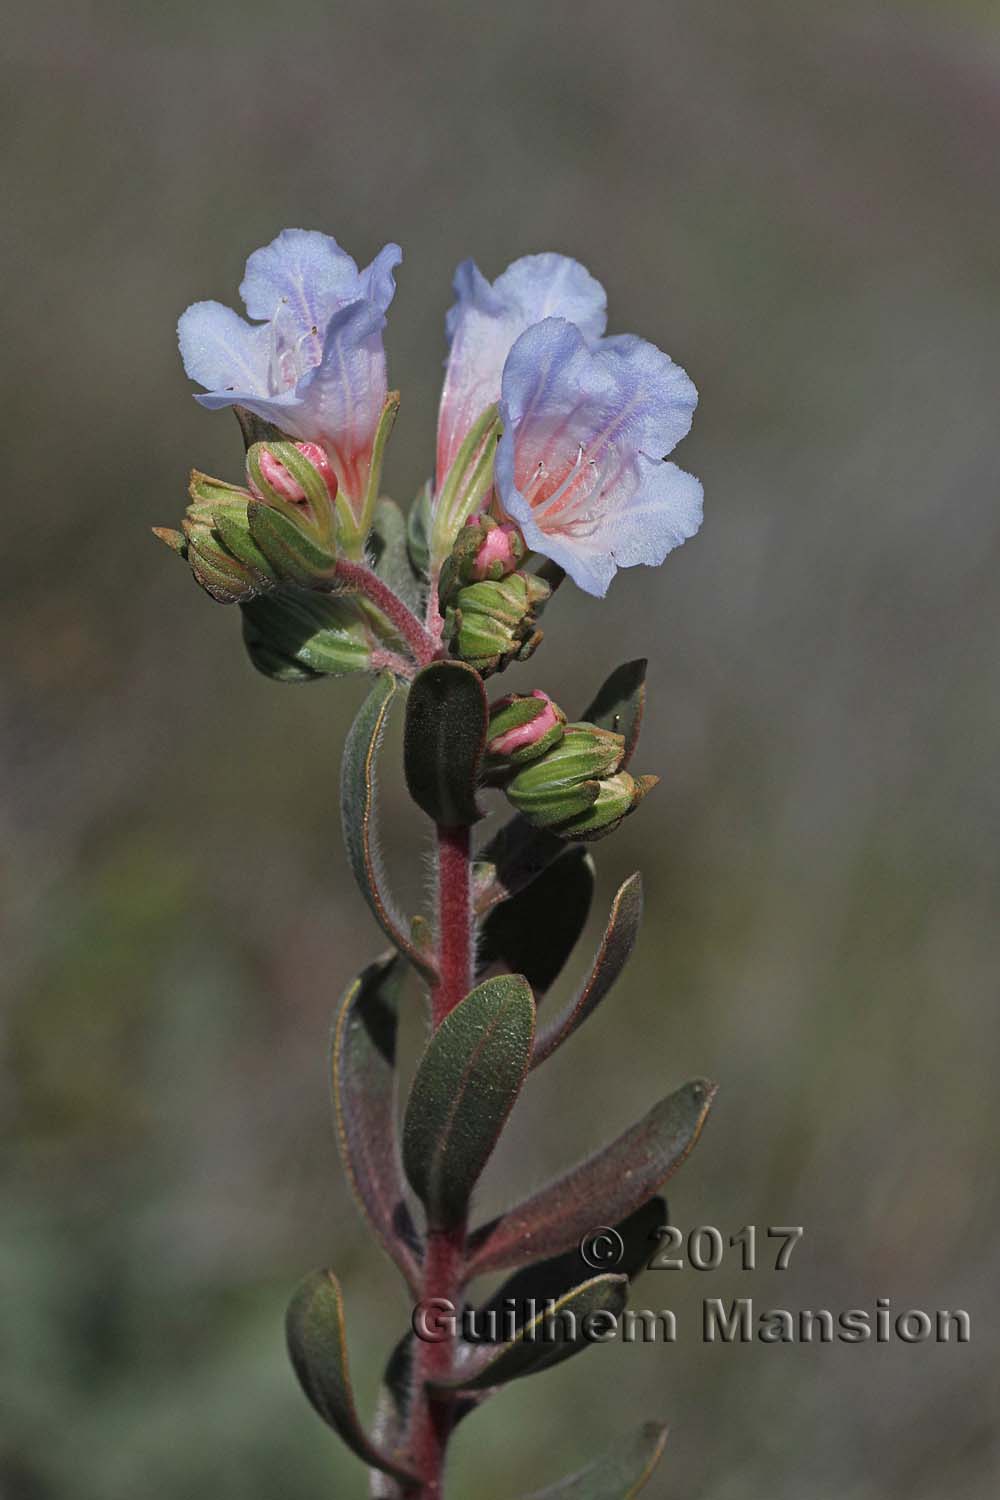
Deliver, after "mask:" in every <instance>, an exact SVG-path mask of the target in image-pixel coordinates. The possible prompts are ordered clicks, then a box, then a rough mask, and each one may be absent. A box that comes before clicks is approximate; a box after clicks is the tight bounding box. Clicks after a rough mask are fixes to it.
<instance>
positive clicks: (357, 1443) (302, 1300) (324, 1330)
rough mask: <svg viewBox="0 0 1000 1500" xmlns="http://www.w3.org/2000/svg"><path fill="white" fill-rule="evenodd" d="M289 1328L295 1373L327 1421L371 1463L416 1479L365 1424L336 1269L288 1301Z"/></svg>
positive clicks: (311, 1279) (308, 1281)
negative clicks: (356, 1398) (358, 1405)
mask: <svg viewBox="0 0 1000 1500" xmlns="http://www.w3.org/2000/svg"><path fill="white" fill-rule="evenodd" d="M285 1331H286V1334H287V1337H288V1353H289V1355H290V1357H291V1361H292V1364H293V1366H294V1368H295V1373H296V1375H297V1376H298V1377H299V1380H300V1382H301V1385H302V1389H303V1390H304V1391H305V1393H306V1395H307V1396H308V1398H309V1400H310V1401H311V1403H312V1405H313V1406H314V1407H315V1409H316V1411H318V1412H319V1414H320V1416H321V1417H322V1418H323V1420H324V1422H326V1423H327V1424H328V1425H329V1426H330V1427H332V1428H333V1430H334V1431H335V1432H337V1433H339V1434H340V1436H341V1437H342V1438H343V1440H344V1442H345V1443H346V1444H347V1446H348V1447H349V1448H350V1449H351V1450H352V1451H353V1452H354V1453H356V1454H357V1455H358V1457H359V1458H362V1459H364V1461H365V1463H366V1464H368V1465H370V1466H371V1467H372V1468H376V1469H382V1470H384V1471H385V1472H386V1473H387V1474H393V1475H395V1476H396V1477H397V1478H399V1479H402V1480H404V1481H405V1480H412V1478H413V1474H412V1470H410V1469H409V1468H408V1467H406V1466H405V1465H404V1464H402V1463H400V1462H399V1461H398V1460H397V1458H396V1456H395V1455H394V1454H392V1453H387V1452H383V1451H382V1450H381V1449H379V1448H378V1447H376V1445H375V1444H374V1442H373V1441H372V1440H371V1438H370V1437H369V1436H368V1434H367V1433H366V1432H365V1430H364V1428H363V1427H362V1425H361V1422H360V1419H359V1417H358V1413H357V1410H356V1408H355V1405H354V1393H353V1391H352V1389H351V1379H350V1375H349V1373H348V1366H347V1340H346V1336H345V1329H344V1299H343V1296H342V1294H341V1290H340V1285H339V1283H338V1281H337V1278H336V1276H334V1274H333V1272H332V1271H314V1272H313V1274H312V1275H311V1276H307V1277H306V1279H305V1281H303V1283H302V1285H301V1286H300V1287H299V1289H298V1291H297V1292H296V1293H295V1295H294V1297H293V1298H292V1300H291V1302H290V1304H289V1307H288V1314H287V1317H286V1319H285Z"/></svg>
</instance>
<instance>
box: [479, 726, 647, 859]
mask: <svg viewBox="0 0 1000 1500" xmlns="http://www.w3.org/2000/svg"><path fill="white" fill-rule="evenodd" d="M624 754H625V741H624V739H623V737H622V736H621V735H620V734H615V733H613V732H612V731H611V730H610V729H602V728H601V727H600V726H599V725H596V724H568V725H567V726H566V728H565V730H564V732H563V734H562V737H561V739H559V741H558V742H557V743H556V744H554V745H553V746H552V747H551V748H550V749H548V750H546V751H545V753H544V754H543V755H542V756H541V757H540V758H539V759H537V760H533V761H531V762H529V763H528V764H527V765H524V766H523V767H522V768H521V769H520V770H519V771H518V773H517V775H516V776H515V777H514V779H513V780H512V781H511V782H510V783H509V784H508V785H507V787H506V792H507V796H508V797H509V799H510V801H511V802H512V803H513V804H514V806H515V807H516V808H517V810H518V812H519V813H520V814H521V815H522V817H524V818H527V820H528V822H529V823H533V824H534V825H535V826H536V827H539V828H548V829H551V830H552V832H554V833H557V834H558V835H559V837H560V838H567V839H582V840H590V839H598V838H603V837H604V835H605V834H607V833H610V832H611V831H612V829H614V828H616V827H617V826H618V824H619V823H620V822H621V820H622V819H623V818H624V817H626V816H627V815H628V814H629V813H630V812H631V811H632V810H633V808H635V807H637V806H638V804H639V802H640V801H641V800H642V798H643V797H644V796H645V795H646V793H647V792H648V791H650V790H651V789H652V787H654V786H655V785H656V782H657V777H655V776H642V777H639V779H638V780H636V779H634V778H633V777H632V776H630V775H629V774H628V772H627V771H622V770H621V769H620V767H621V763H622V759H623V757H624Z"/></svg>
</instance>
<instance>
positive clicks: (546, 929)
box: [479, 848, 594, 997]
mask: <svg viewBox="0 0 1000 1500" xmlns="http://www.w3.org/2000/svg"><path fill="white" fill-rule="evenodd" d="M593 895H594V862H593V860H592V859H591V858H590V855H589V854H587V852H586V851H585V850H584V849H580V848H573V849H566V850H565V852H564V853H563V854H562V855H561V857H560V858H559V859H557V860H555V862H554V863H553V864H551V865H550V866H549V868H548V869H547V870H545V871H543V873H542V874H541V875H539V877H538V879H537V880H536V881H535V882H534V883H533V884H532V885H531V886H529V887H528V888H527V889H526V890H523V891H520V892H519V893H518V894H517V895H516V896H512V897H510V899H508V900H507V901H503V902H501V903H500V904H499V905H498V906H495V907H494V908H493V910H492V911H491V912H490V914H489V916H488V917H487V918H486V921H485V922H484V923H483V928H482V932H481V934H480V942H479V964H480V970H481V971H482V972H484V973H485V972H486V970H487V969H488V968H489V967H490V966H491V965H493V964H502V965H503V967H504V968H505V969H508V970H510V971H511V972H512V973H517V974H523V975H524V977H525V978H526V979H527V981H528V983H529V984H530V985H531V988H532V989H533V990H534V992H535V995H536V997H540V996H541V995H544V994H545V992H546V990H548V989H549V988H550V987H551V986H552V985H553V984H554V983H555V981H556V979H557V978H558V977H559V975H560V973H561V972H562V968H563V965H564V964H565V962H566V960H567V959H568V958H569V956H570V954H571V953H572V951H573V949H574V947H575V946H576V943H577V940H578V939H579V937H580V934H581V933H582V931H583V929H584V927H585V926H586V923H587V917H588V916H589V914H590V905H591V901H592V899H593Z"/></svg>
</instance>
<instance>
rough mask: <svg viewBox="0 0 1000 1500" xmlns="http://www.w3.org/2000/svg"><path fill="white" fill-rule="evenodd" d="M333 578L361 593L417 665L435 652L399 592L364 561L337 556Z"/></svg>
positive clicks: (423, 663) (433, 644) (424, 661)
mask: <svg viewBox="0 0 1000 1500" xmlns="http://www.w3.org/2000/svg"><path fill="white" fill-rule="evenodd" d="M336 576H337V580H338V582H340V583H343V584H346V586H347V587H348V588H349V589H350V590H351V591H352V592H353V593H357V594H364V595H365V597H366V598H367V599H369V600H370V601H371V602H372V604H374V605H375V607H376V609H378V610H380V611H381V613H382V614H383V615H384V616H385V618H386V619H387V620H388V621H389V624H390V625H391V626H392V628H393V630H395V631H396V633H397V634H398V635H399V636H401V637H402V639H403V640H404V641H405V642H406V644H407V646H408V647H409V649H410V651H411V652H412V654H413V659H414V661H415V662H416V664H417V666H418V667H426V666H427V664H428V662H432V661H433V660H434V657H435V656H436V655H437V644H436V642H435V641H434V639H433V638H432V637H431V636H430V635H429V634H428V632H427V631H426V630H425V629H424V627H423V626H422V625H421V623H420V621H419V620H418V619H417V617H416V615H415V614H414V613H413V611H412V610H410V609H407V607H406V605H405V604H404V603H403V601H402V599H400V597H399V595H398V594H396V593H394V592H393V590H392V589H391V588H389V586H388V584H386V583H383V582H382V580H381V578H379V576H378V574H376V573H373V572H372V570H371V568H366V567H365V565H364V563H357V562H349V561H348V559H347V558H344V557H341V558H338V560H337V573H336Z"/></svg>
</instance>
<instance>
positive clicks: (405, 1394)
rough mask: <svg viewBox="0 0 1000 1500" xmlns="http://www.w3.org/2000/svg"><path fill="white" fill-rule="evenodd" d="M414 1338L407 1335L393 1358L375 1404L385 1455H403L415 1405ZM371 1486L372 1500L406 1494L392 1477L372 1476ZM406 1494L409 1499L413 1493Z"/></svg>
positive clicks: (375, 1431) (375, 1427) (376, 1435)
mask: <svg viewBox="0 0 1000 1500" xmlns="http://www.w3.org/2000/svg"><path fill="white" fill-rule="evenodd" d="M413 1337H414V1336H413V1334H412V1333H406V1334H404V1336H403V1337H402V1338H401V1339H400V1341H399V1343H398V1344H397V1345H396V1347H395V1349H393V1351H392V1353H391V1354H390V1356H389V1361H388V1364H387V1365H386V1367H385V1371H384V1373H383V1375H382V1384H381V1386H380V1387H379V1393H378V1396H377V1398H376V1401H375V1414H374V1416H373V1417H372V1441H373V1442H374V1443H375V1446H376V1447H377V1448H381V1449H382V1451H383V1452H388V1453H399V1452H402V1451H403V1447H404V1443H405V1438H406V1429H407V1424H408V1422H409V1418H410V1407H411V1405H412V1402H413V1380H412V1376H411V1367H412V1364H413ZM368 1484H369V1494H370V1495H371V1497H372V1500H403V1495H404V1491H403V1490H402V1489H400V1487H399V1486H398V1485H397V1483H396V1481H395V1480H394V1479H393V1478H392V1477H391V1476H390V1475H388V1474H372V1475H371V1476H370V1478H369V1481H368ZM405 1493H406V1494H407V1495H409V1494H410V1490H409V1489H407V1490H406V1491H405Z"/></svg>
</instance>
